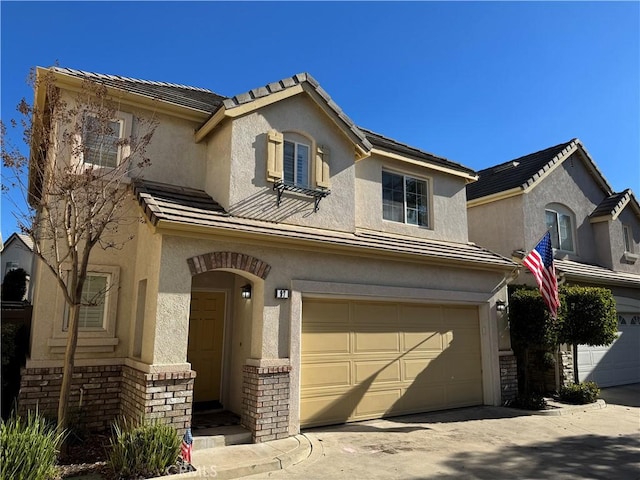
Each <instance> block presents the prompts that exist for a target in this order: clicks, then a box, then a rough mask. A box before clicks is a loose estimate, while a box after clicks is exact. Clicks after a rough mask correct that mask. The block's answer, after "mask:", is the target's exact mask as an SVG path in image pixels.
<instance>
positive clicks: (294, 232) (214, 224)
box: [134, 180, 516, 270]
mask: <svg viewBox="0 0 640 480" xmlns="http://www.w3.org/2000/svg"><path fill="white" fill-rule="evenodd" d="M134 191H135V194H136V197H137V199H138V202H139V203H140V206H141V207H142V208H143V209H144V211H145V214H146V215H147V217H148V218H149V220H150V221H151V222H152V223H153V224H154V225H157V224H158V222H160V221H162V222H168V223H173V224H187V225H196V226H200V227H204V228H215V229H216V231H218V232H227V233H228V234H231V235H235V234H238V233H240V232H242V233H243V234H253V235H258V236H271V237H278V238H279V239H280V240H281V241H284V242H286V241H300V240H303V241H309V242H320V243H322V244H325V245H327V246H330V247H332V248H345V247H346V248H365V249H370V250H372V251H376V252H381V253H382V252H389V253H400V254H406V255H414V256H420V257H424V258H429V259H430V261H434V262H438V261H443V262H455V263H459V264H461V265H464V266H465V267H469V268H472V267H474V266H475V267H478V268H486V267H487V266H493V267H496V268H499V269H506V270H508V269H515V268H516V264H515V263H514V262H512V261H511V260H509V259H507V258H505V257H502V256H500V255H498V254H496V253H494V252H491V251H489V250H486V249H484V248H482V247H479V246H477V245H474V244H471V243H454V242H443V241H435V240H424V239H416V238H411V239H408V238H402V237H398V236H394V235H387V234H384V233H382V232H376V233H370V232H357V233H349V232H337V231H332V230H319V229H315V228H310V227H302V226H295V225H288V224H282V223H279V224H274V223H272V222H267V221H264V220H253V219H248V218H240V217H233V216H231V215H228V214H227V213H225V211H224V210H223V209H222V207H220V205H219V204H218V203H217V202H216V201H215V200H214V199H213V198H211V197H210V196H209V195H208V194H207V193H206V192H204V191H203V190H197V189H193V188H186V187H178V186H175V185H168V184H163V183H157V182H148V181H143V180H137V181H135V182H134ZM274 203H275V198H274Z"/></svg>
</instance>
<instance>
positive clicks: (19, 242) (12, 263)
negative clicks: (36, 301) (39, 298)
mask: <svg viewBox="0 0 640 480" xmlns="http://www.w3.org/2000/svg"><path fill="white" fill-rule="evenodd" d="M32 265H33V242H32V240H31V238H30V237H29V236H28V235H23V234H21V233H12V234H11V235H10V236H9V238H8V239H7V241H6V242H5V243H4V245H3V248H2V278H3V279H4V276H5V275H6V274H7V272H10V271H11V270H15V269H17V268H22V269H23V270H24V271H25V272H27V275H29V277H27V292H26V294H25V298H24V299H25V300H27V301H28V302H31V300H32V298H33V295H32V292H33V287H32V286H31V285H30V277H31V271H32Z"/></svg>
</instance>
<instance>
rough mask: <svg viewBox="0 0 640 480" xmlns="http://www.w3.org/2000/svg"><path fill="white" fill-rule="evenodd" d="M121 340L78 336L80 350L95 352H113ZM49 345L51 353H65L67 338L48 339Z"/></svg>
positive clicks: (82, 351) (81, 351)
mask: <svg viewBox="0 0 640 480" xmlns="http://www.w3.org/2000/svg"><path fill="white" fill-rule="evenodd" d="M118 343H120V340H119V339H118V338H116V337H101V338H100V337H94V338H86V337H85V338H78V350H77V351H78V352H80V353H94V352H113V351H114V350H115V349H116V345H118ZM47 346H48V347H49V348H50V349H51V353H64V351H65V349H66V348H67V339H66V338H50V339H48V340H47Z"/></svg>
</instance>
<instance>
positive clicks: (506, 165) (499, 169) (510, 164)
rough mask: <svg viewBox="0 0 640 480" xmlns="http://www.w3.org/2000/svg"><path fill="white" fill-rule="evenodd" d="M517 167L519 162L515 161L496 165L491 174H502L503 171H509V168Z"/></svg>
mask: <svg viewBox="0 0 640 480" xmlns="http://www.w3.org/2000/svg"><path fill="white" fill-rule="evenodd" d="M518 165H520V162H516V161H511V162H507V163H503V164H502V165H498V166H497V167H494V168H493V173H498V172H503V171H505V170H509V169H510V168H514V167H517V166H518Z"/></svg>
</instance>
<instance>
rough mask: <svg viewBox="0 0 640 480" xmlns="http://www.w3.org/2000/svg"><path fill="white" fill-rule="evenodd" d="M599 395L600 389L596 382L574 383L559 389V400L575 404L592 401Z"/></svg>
mask: <svg viewBox="0 0 640 480" xmlns="http://www.w3.org/2000/svg"><path fill="white" fill-rule="evenodd" d="M599 395H600V389H599V388H598V385H596V382H582V383H576V384H573V385H568V386H565V387H562V388H561V389H560V400H562V401H563V402H566V403H574V404H576V405H582V404H585V403H593V402H595V401H596V400H597V399H598V396H599Z"/></svg>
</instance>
